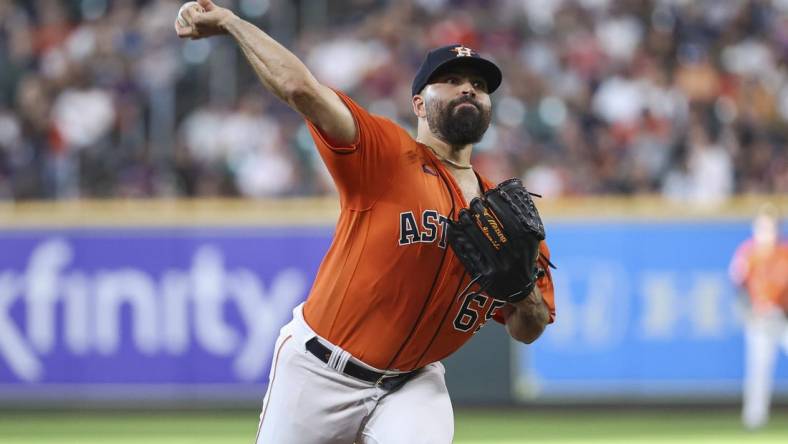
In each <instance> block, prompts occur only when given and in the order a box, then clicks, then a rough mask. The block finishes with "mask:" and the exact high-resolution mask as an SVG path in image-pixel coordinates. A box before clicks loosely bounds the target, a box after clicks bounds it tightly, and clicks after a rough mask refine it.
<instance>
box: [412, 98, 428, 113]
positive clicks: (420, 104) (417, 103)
mask: <svg viewBox="0 0 788 444" xmlns="http://www.w3.org/2000/svg"><path fill="white" fill-rule="evenodd" d="M413 114H415V115H416V117H427V104H426V102H425V100H424V96H422V95H421V94H416V95H415V96H413Z"/></svg>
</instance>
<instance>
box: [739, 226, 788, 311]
mask: <svg viewBox="0 0 788 444" xmlns="http://www.w3.org/2000/svg"><path fill="white" fill-rule="evenodd" d="M730 273H731V278H732V279H733V281H734V282H736V283H737V284H738V285H741V286H743V287H745V288H746V289H747V293H748V294H749V295H750V298H751V299H752V301H753V303H755V304H756V305H764V304H765V305H783V306H784V307H785V308H788V242H785V241H783V242H781V243H778V244H777V246H776V247H775V248H774V249H770V250H767V251H758V248H757V247H756V246H755V243H754V242H753V241H752V240H748V241H746V242H744V243H743V244H742V245H741V246H739V248H738V249H737V250H736V253H735V254H734V256H733V260H732V261H731V267H730Z"/></svg>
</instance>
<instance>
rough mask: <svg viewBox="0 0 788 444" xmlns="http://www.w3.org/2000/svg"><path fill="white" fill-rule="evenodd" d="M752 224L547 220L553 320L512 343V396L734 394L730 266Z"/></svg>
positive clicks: (738, 325)
mask: <svg viewBox="0 0 788 444" xmlns="http://www.w3.org/2000/svg"><path fill="white" fill-rule="evenodd" d="M749 235H750V226H749V223H747V222H724V221H717V222H714V221H702V222H654V223H648V222H642V223H637V222H627V223H615V222H604V223H603V222H592V223H586V222H584V223H579V222H565V223H558V224H550V225H549V230H548V241H549V244H550V247H551V250H552V255H553V258H554V259H553V262H555V264H556V266H557V267H558V268H557V269H556V270H554V271H553V276H554V278H555V282H556V305H557V316H556V322H555V324H553V325H551V326H550V327H548V329H547V330H546V331H545V333H544V335H543V336H542V337H541V338H540V339H539V340H538V341H536V343H534V344H533V345H531V346H518V347H517V351H518V356H519V357H518V359H519V369H520V375H519V378H518V381H517V388H518V392H519V394H520V396H521V397H524V398H540V399H549V398H562V397H569V398H577V399H581V398H589V397H590V398H596V397H606V396H610V397H620V396H630V397H629V398H627V399H637V397H662V396H666V397H695V398H697V397H707V396H708V397H716V396H734V395H736V394H738V393H739V391H740V388H741V381H742V375H743V367H744V364H743V359H744V349H743V346H744V341H743V323H744V316H745V315H746V313H747V311H746V310H745V307H746V305H744V304H743V303H742V301H743V298H742V295H740V294H739V293H738V290H737V289H736V288H735V287H734V286H733V285H732V283H731V281H730V279H729V277H728V271H727V270H728V264H729V262H730V260H731V257H732V255H733V253H734V251H735V250H736V248H737V246H738V245H739V243H740V242H742V241H743V240H744V239H746V238H747V237H748V236H749ZM786 347H788V344H786ZM777 353H778V354H777V356H778V359H777V364H778V365H777V369H776V378H777V389H778V391H782V392H786V389H788V365H786V364H787V363H786V362H785V359H786V358H785V357H783V358H780V357H779V356H780V355H783V356H785V355H784V354H783V353H782V352H781V351H779V350H778V351H777ZM780 361H782V362H780ZM632 396H634V398H633V397H632Z"/></svg>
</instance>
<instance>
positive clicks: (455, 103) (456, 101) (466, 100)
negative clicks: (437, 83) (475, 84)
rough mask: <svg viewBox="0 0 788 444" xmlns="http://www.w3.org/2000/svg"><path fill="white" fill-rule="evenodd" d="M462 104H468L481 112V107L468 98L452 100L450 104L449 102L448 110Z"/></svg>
mask: <svg viewBox="0 0 788 444" xmlns="http://www.w3.org/2000/svg"><path fill="white" fill-rule="evenodd" d="M464 103H470V104H471V105H473V106H475V107H476V109H477V110H479V111H481V110H482V105H481V104H480V103H479V102H477V101H475V100H473V99H472V98H470V97H468V96H465V97H460V98H459V99H454V100H452V101H451V102H449V108H450V109H454V108H456V107H457V106H458V105H462V104H464Z"/></svg>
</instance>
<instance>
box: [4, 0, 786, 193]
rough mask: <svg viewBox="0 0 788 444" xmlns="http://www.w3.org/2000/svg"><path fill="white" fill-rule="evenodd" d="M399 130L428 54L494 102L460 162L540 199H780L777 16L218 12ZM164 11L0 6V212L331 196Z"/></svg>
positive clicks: (481, 4) (247, 75)
mask: <svg viewBox="0 0 788 444" xmlns="http://www.w3.org/2000/svg"><path fill="white" fill-rule="evenodd" d="M216 1H217V2H218V3H219V4H221V5H224V6H230V7H232V8H233V9H234V10H235V11H236V12H237V13H238V14H239V15H240V16H242V17H244V18H246V19H248V20H250V21H252V22H253V23H255V24H257V25H258V26H260V27H261V28H262V29H264V30H266V31H267V32H268V33H269V34H271V35H272V36H273V37H275V38H277V39H278V40H279V41H281V42H282V43H284V44H285V45H286V46H287V47H288V48H290V49H292V50H293V51H294V52H295V53H296V54H297V55H298V56H299V57H301V58H302V60H304V61H305V62H306V63H307V65H308V66H309V67H310V69H312V71H313V72H314V73H315V75H316V77H317V78H318V79H319V80H321V81H323V82H324V83H326V84H328V85H330V86H333V87H335V88H339V89H341V90H343V91H346V92H347V93H349V94H350V95H351V96H352V97H354V98H355V99H356V100H357V101H359V102H360V103H362V104H363V105H365V106H366V107H367V108H368V109H370V110H371V111H372V112H374V113H378V114H381V115H384V116H387V117H389V118H392V119H394V120H396V121H397V122H399V123H401V124H402V125H403V126H405V127H406V128H408V129H410V130H413V129H414V125H415V118H414V117H413V114H412V111H411V102H410V83H411V80H412V77H413V74H414V72H415V69H416V67H417V66H418V64H419V63H420V61H421V59H422V57H423V56H424V54H425V52H426V51H427V50H428V49H429V48H431V47H435V46H438V45H442V44H448V43H454V42H460V43H462V44H465V45H466V46H469V47H472V48H474V49H477V50H478V51H480V52H482V53H484V54H485V55H487V56H489V57H491V58H492V59H494V60H495V61H496V62H497V63H498V64H499V65H500V66H501V68H502V70H503V72H504V83H503V85H502V87H501V89H499V90H498V91H497V92H496V93H495V94H494V95H493V97H492V98H493V105H494V113H493V122H492V125H491V127H490V129H489V131H488V132H487V134H486V135H485V138H484V139H483V140H482V141H481V142H480V143H479V144H478V146H477V148H476V150H475V154H474V158H473V164H474V165H475V166H476V167H477V168H478V169H479V170H480V171H482V172H483V173H485V174H487V175H488V176H490V177H491V178H492V179H494V180H503V179H505V178H508V177H513V176H518V177H522V178H523V179H524V181H525V182H526V184H527V186H528V188H529V189H532V190H533V191H535V192H538V193H540V194H543V195H545V196H566V195H590V194H635V193H650V194H662V195H664V196H667V197H669V198H671V199H676V200H681V201H687V202H691V203H696V204H707V205H714V204H716V203H719V202H723V201H725V200H726V199H727V198H728V197H729V196H731V195H733V194H739V193H788V150H786V142H787V141H788V125H787V124H788V65H787V64H786V60H788V58H787V57H788V0H726V1H714V0H650V1H636V0H629V1H624V0H573V1H570V0H563V1H562V0H396V1H395V0H301V1H278V0H236V1H233V0H216ZM179 6H180V2H179V1H177V0H31V1H13V0H0V65H1V66H2V71H1V72H0V199H6V200H7V199H13V200H21V199H39V198H45V199H61V198H74V197H127V196H129V197H162V196H248V197H267V196H294V195H322V194H330V193H332V192H333V186H332V184H331V181H330V179H329V178H328V175H327V173H326V171H325V169H324V167H323V166H322V164H321V162H320V161H319V158H318V157H317V156H316V153H315V150H314V146H313V143H312V141H311V139H310V137H309V133H308V131H307V130H306V127H305V125H304V123H303V120H302V119H301V118H300V116H298V115H297V114H296V113H294V112H292V111H290V110H289V109H288V108H286V107H284V106H283V105H282V104H280V103H278V102H277V101H275V100H274V99H272V96H270V95H269V94H267V93H266V92H265V91H264V90H263V88H262V87H261V86H260V85H259V84H258V83H257V80H256V78H255V77H254V74H253V72H252V70H251V69H250V68H249V67H248V66H247V65H246V63H245V61H244V59H243V57H242V55H241V54H240V53H239V52H238V50H237V49H236V48H235V46H234V45H233V44H232V42H231V41H230V39H229V38H218V39H209V40H197V41H181V40H179V39H177V37H176V36H175V33H174V30H173V21H174V18H175V15H176V12H177V10H178V8H179Z"/></svg>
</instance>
